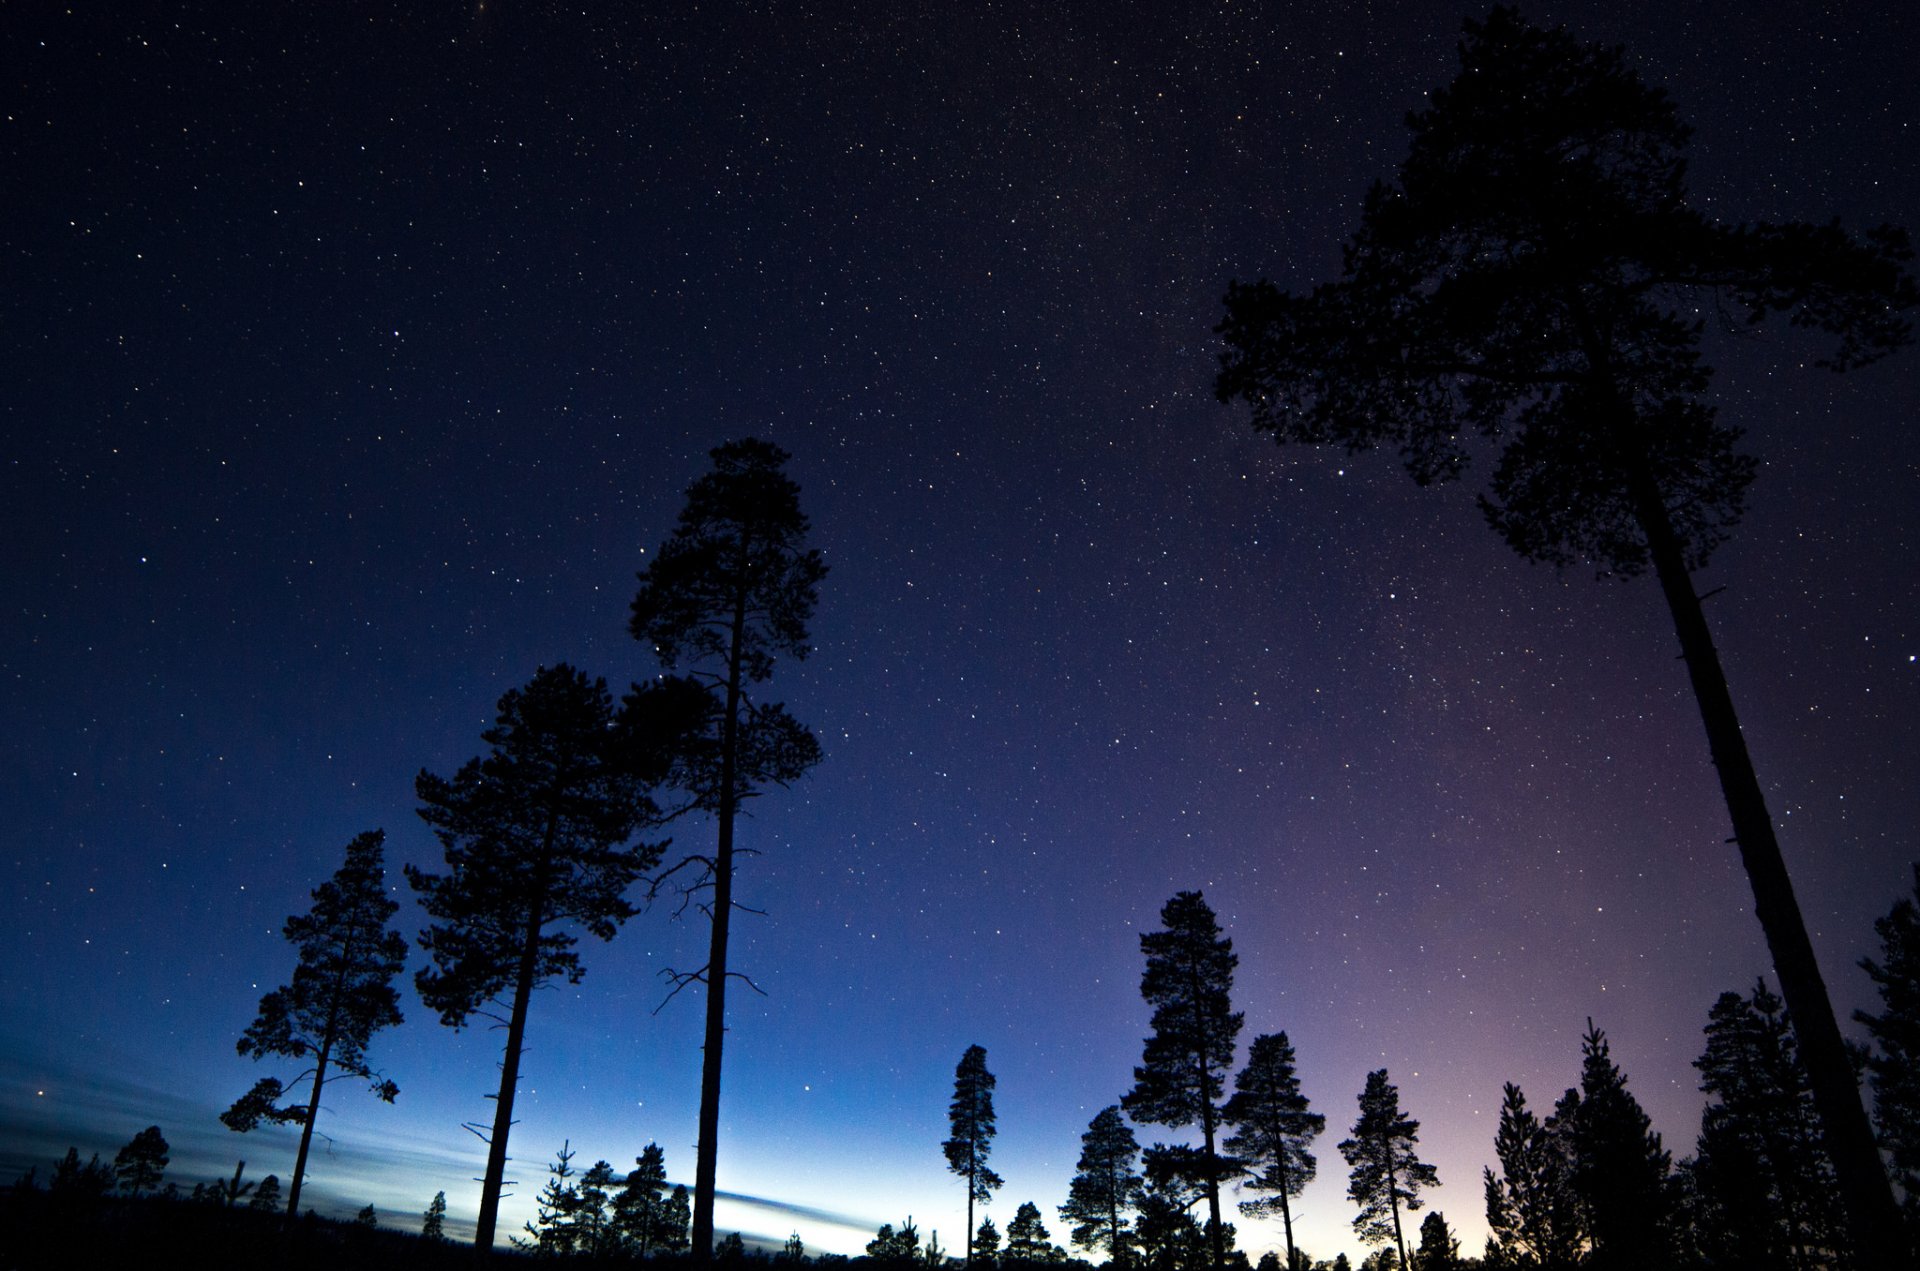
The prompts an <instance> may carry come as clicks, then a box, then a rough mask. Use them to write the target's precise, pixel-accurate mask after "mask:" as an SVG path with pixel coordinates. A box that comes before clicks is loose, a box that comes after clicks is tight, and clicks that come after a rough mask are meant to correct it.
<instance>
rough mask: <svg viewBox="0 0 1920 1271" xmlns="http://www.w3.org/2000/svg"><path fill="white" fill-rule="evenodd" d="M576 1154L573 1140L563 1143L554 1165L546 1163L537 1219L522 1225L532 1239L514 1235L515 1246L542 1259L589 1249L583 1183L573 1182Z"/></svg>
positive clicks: (559, 1256)
mask: <svg viewBox="0 0 1920 1271" xmlns="http://www.w3.org/2000/svg"><path fill="white" fill-rule="evenodd" d="M577 1155H578V1153H576V1152H575V1151H574V1150H573V1144H572V1141H571V1140H568V1141H565V1142H562V1143H561V1144H560V1150H559V1152H557V1153H556V1154H555V1155H554V1161H553V1164H551V1165H549V1166H547V1185H546V1186H545V1187H543V1188H542V1189H541V1190H540V1198H539V1200H538V1201H537V1202H536V1208H535V1210H534V1220H533V1221H532V1222H530V1223H527V1224H525V1226H524V1228H523V1229H524V1230H525V1231H526V1233H527V1235H528V1236H529V1237H530V1239H526V1240H522V1239H520V1238H519V1237H517V1236H516V1237H514V1238H513V1243H514V1245H515V1246H516V1247H518V1248H521V1249H525V1250H528V1251H529V1252H532V1253H536V1254H538V1255H540V1256H541V1257H543V1258H564V1257H569V1256H572V1255H574V1254H582V1253H586V1252H587V1249H586V1247H585V1245H584V1243H583V1241H582V1239H581V1236H582V1229H581V1224H580V1209H581V1205H580V1184H578V1183H577V1182H575V1181H574V1178H575V1176H576V1174H577V1173H578V1171H576V1170H575V1169H574V1168H573V1158H574V1157H575V1156H577Z"/></svg>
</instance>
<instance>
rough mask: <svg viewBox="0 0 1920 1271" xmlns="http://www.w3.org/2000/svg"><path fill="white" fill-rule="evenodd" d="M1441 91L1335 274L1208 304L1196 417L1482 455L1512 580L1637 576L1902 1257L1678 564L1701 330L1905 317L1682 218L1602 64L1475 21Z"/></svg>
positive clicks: (1646, 139)
mask: <svg viewBox="0 0 1920 1271" xmlns="http://www.w3.org/2000/svg"><path fill="white" fill-rule="evenodd" d="M1460 60H1461V72H1460V75H1459V76H1458V77H1457V78H1456V79H1455V80H1454V82H1453V83H1452V84H1451V85H1450V86H1448V87H1446V88H1444V89H1441V90H1439V91H1437V92H1435V93H1434V94H1433V95H1432V99H1431V103H1430V105H1429V108H1428V109H1426V110H1423V111H1420V112H1417V113H1415V114H1414V115H1412V116H1410V118H1409V126H1410V128H1411V130H1412V133H1413V138H1412V146H1411V149H1410V151H1409V154H1408V157H1407V158H1406V160H1405V161H1404V162H1403V163H1402V165H1401V167H1400V171H1399V174H1398V178H1397V180H1395V181H1393V182H1391V183H1381V184H1378V185H1376V186H1375V187H1374V189H1373V190H1372V191H1371V192H1370V193H1369V194H1368V196H1367V199H1366V204H1365V210H1364V212H1363V214H1362V218H1361V225H1360V228H1359V230H1358V231H1357V232H1356V233H1355V235H1354V236H1353V238H1352V239H1351V241H1350V243H1349V245H1348V248H1347V251H1346V253H1345V267H1344V273H1343V276H1342V278H1341V279H1340V280H1339V281H1338V282H1334V283H1328V284H1324V285H1322V286H1319V287H1316V288H1315V289H1314V290H1313V291H1312V292H1311V293H1310V294H1308V295H1306V296H1292V295H1286V294H1283V293H1281V292H1279V291H1278V290H1277V289H1276V288H1274V287H1273V286H1271V285H1270V284H1268V283H1264V282H1262V283H1259V284H1257V285H1254V286H1250V287H1249V286H1240V285H1237V284H1236V285H1235V286H1234V287H1233V288H1232V289H1231V290H1230V291H1229V293H1228V296H1227V302H1226V305H1227V312H1226V318H1225V320H1224V322H1223V323H1222V324H1221V326H1220V328H1219V330H1220V332H1221V333H1222V334H1223V336H1224V337H1225V339H1226V343H1227V352H1226V354H1225V357H1224V365H1223V370H1222V372H1221V374H1220V376H1219V378H1218V380H1217V381H1216V385H1215V388H1216V391H1217V392H1218V394H1219V396H1220V397H1221V399H1222V400H1223V401H1224V400H1233V399H1242V400H1245V401H1246V402H1247V403H1248V404H1249V405H1250V406H1251V407H1252V410H1253V424H1254V426H1255V427H1256V428H1257V429H1260V430H1262V431H1267V432H1271V433H1273V434H1274V435H1275V437H1276V438H1278V439H1280V440H1282V441H1298V442H1306V443H1319V444H1328V443H1330V444H1335V445H1342V446H1345V447H1346V448H1347V449H1348V450H1365V449H1371V448H1373V447H1374V446H1377V445H1385V446H1392V447H1395V448H1397V449H1398V450H1399V451H1400V452H1401V454H1402V456H1403V458H1404V460H1405V463H1406V466H1407V469H1408V472H1409V473H1410V474H1411V475H1412V476H1413V477H1414V479H1415V480H1416V481H1418V482H1419V483H1421V484H1423V485H1425V484H1431V483H1435V482H1441V481H1448V480H1453V479H1456V478H1458V477H1460V476H1461V475H1462V474H1463V473H1464V472H1465V471H1466V469H1467V467H1468V460H1469V456H1470V451H1471V450H1472V449H1473V448H1474V446H1475V438H1476V436H1478V437H1479V438H1483V439H1485V440H1486V443H1487V445H1486V448H1487V449H1492V448H1494V447H1496V446H1497V447H1498V448H1499V454H1498V458H1497V460H1496V462H1495V464H1494V465H1493V469H1492V475H1491V481H1490V484H1489V489H1488V492H1487V493H1486V494H1485V495H1483V496H1482V497H1481V507H1482V509H1483V511H1484V512H1485V513H1486V515H1487V519H1488V521H1489V522H1490V523H1491V525H1492V526H1493V528H1494V529H1496V530H1497V531H1498V532H1499V533H1500V534H1501V536H1502V537H1503V538H1504V539H1505V540H1506V541H1507V543H1508V544H1509V545H1510V546H1512V547H1513V548H1514V549H1515V550H1516V551H1518V552H1519V553H1520V554H1521V555H1522V556H1524V557H1526V558H1527V559H1529V560H1537V561H1545V562H1549V563H1553V564H1557V565H1563V564H1567V563H1571V562H1573V561H1576V560H1582V561H1587V562H1591V563H1593V564H1595V565H1596V566H1597V567H1598V568H1599V569H1600V570H1601V571H1602V572H1605V573H1612V574H1615V575H1618V576H1620V577H1632V576H1635V575H1638V574H1641V573H1644V572H1645V571H1646V569H1647V567H1648V566H1649V565H1651V566H1652V567H1653V571H1654V573H1655V575H1656V576H1657V578H1658V580H1659V583H1660V587H1661V591H1662V593H1663V595H1664V597H1665V599H1666V601H1667V605H1668V609H1669V611H1670V613H1671V615H1672V618H1673V621H1674V625H1675V631H1676V634H1677V636H1678V638H1679V643H1680V649H1681V654H1682V656H1683V657H1684V658H1685V660H1686V663H1687V671H1688V675H1689V678H1690V680H1691V683H1692V687H1693V690H1694V696H1695V699H1696V703H1697V705H1698V707H1699V709H1700V714H1701V720H1702V723H1703V724H1704V725H1705V730H1706V733H1707V739H1708V746H1709V752H1710V754H1711V757H1712V760H1713V763H1714V766H1715V768H1716V769H1717V771H1718V774H1719V777H1720V781H1721V787H1722V792H1723V794H1724V796H1725V799H1726V803H1727V808H1728V813H1729V817H1730V820H1731V822H1732V825H1733V831H1734V841H1736V842H1737V843H1738V845H1739V851H1740V856H1741V861H1742V864H1743V865H1744V866H1745V868H1746V872H1747V875H1748V879H1749V882H1750V883H1751V885H1752V888H1753V893H1754V900H1755V905H1754V908H1755V913H1756V916H1757V917H1758V918H1759V920H1760V923H1761V927H1762V930H1763V931H1764V932H1765V934H1766V938H1767V944H1768V948H1769V950H1770V951H1771V952H1772V955H1773V961H1774V965H1775V967H1776V968H1777V970H1778V973H1779V975H1780V977H1781V982H1782V989H1783V992H1784V993H1785V996H1786V1000H1787V1003H1788V1006H1789V1009H1790V1010H1791V1012H1792V1015H1793V1019H1794V1024H1795V1027H1796V1028H1797V1029H1799V1031H1800V1036H1801V1039H1802V1042H1803V1044H1804V1045H1805V1047H1806V1059H1807V1064H1808V1068H1809V1072H1810V1073H1811V1075H1812V1077H1813V1081H1814V1087H1815V1090H1816V1094H1817V1097H1818V1099H1819V1102H1820V1108H1821V1117H1822V1120H1823V1122H1824V1125H1825V1133H1826V1135H1827V1136H1828V1138H1829V1140H1830V1142H1829V1144H1828V1148H1829V1152H1830V1154H1831V1156H1832V1158H1833V1160H1834V1162H1835V1165H1836V1168H1837V1169H1838V1171H1839V1173H1840V1178H1841V1184H1842V1188H1843V1191H1844V1193H1845V1195H1846V1196H1847V1205H1848V1208H1849V1210H1850V1211H1853V1221H1854V1225H1855V1226H1856V1228H1857V1229H1858V1230H1859V1231H1861V1232H1862V1233H1870V1238H1869V1239H1868V1240H1867V1241H1866V1247H1867V1248H1869V1249H1871V1250H1874V1251H1876V1253H1877V1256H1878V1257H1879V1258H1881V1259H1882V1260H1891V1259H1893V1258H1894V1257H1896V1256H1897V1255H1898V1253H1899V1252H1900V1246H1901V1243H1902V1242H1901V1241H1900V1238H1899V1235H1898V1232H1897V1229H1896V1219H1895V1216H1894V1212H1893V1207H1892V1203H1891V1196H1890V1193H1889V1192H1888V1189H1887V1185H1886V1179H1885V1177H1884V1175H1883V1174H1882V1172H1881V1169H1880V1166H1879V1160H1878V1157H1877V1155H1876V1153H1875V1149H1874V1145H1873V1140H1872V1133H1871V1129H1870V1128H1869V1126H1868V1124H1867V1121H1866V1117H1865V1115H1864V1113H1863V1112H1862V1110H1861V1106H1860V1099H1859V1092H1858V1090H1857V1087H1856V1083H1855V1081H1854V1078H1853V1073H1852V1071H1851V1068H1850V1066H1849V1063H1848V1059H1847V1055H1846V1051H1845V1047H1844V1044H1843V1042H1842V1040H1841V1037H1840V1032H1839V1029H1838V1027H1837V1025H1836V1023H1835V1020H1834V1016H1833V1008H1832V1004H1831V1002H1830V1000H1829V997H1828V994H1827V990H1826V986H1825V983H1824V982H1823V980H1822V978H1821V974H1820V969H1819V966H1818V963H1817V962H1816V961H1815V958H1814V954H1813V947H1812V944H1811V942H1810V941H1809V939H1808V937H1807V932H1806V924H1805V922H1804V920H1803V918H1802V916H1801V913H1800V909H1799V904H1798V901H1797V900H1796V899H1795V898H1794V894H1793V886H1792V882H1791V879H1790V878H1789V876H1788V874H1787V871H1786V866H1785V864H1784V862H1783V860H1782V857H1781V853H1780V846H1779V842H1778V839H1777V837H1776V834H1775V832H1774V827H1773V820H1772V818H1771V817H1770V816H1769V814H1768V812H1767V808H1766V800H1765V797H1764V794H1763V792H1762V789H1761V786H1760V782H1759V779H1758V778H1757V776H1756V775H1755V772H1754V767H1753V762H1752V758H1751V756H1750V754H1749V752H1748V750H1747V746H1746V741H1745V739H1744V737H1743V735H1742V733H1741V729H1740V723H1739V719H1738V716H1737V714H1736V713H1735V711H1734V706H1733V698H1732V696H1731V693H1730V691H1729V689H1728V686H1727V681H1726V675H1725V672H1724V669H1723V668H1722V666H1721V663H1720V659H1719V655H1718V653H1717V651H1716V650H1715V648H1714V645H1713V639H1712V635H1711V631H1710V629H1709V627H1708V625H1707V622H1706V618H1705V615H1704V611H1703V610H1702V607H1701V604H1700V599H1699V596H1698V594H1697V592H1696V589H1695V586H1694V582H1693V579H1692V576H1691V571H1693V570H1696V569H1699V568H1702V567H1704V566H1705V564H1706V563H1707V561H1708V559H1709V557H1710V556H1711V555H1712V553H1713V551H1714V549H1715V548H1716V547H1717V546H1718V545H1719V544H1720V543H1721V542H1722V541H1723V540H1724V539H1725V538H1726V536H1727V535H1728V534H1729V533H1730V532H1731V529H1732V527H1733V526H1734V525H1736V524H1737V523H1738V521H1739V520H1740V518H1741V516H1742V514H1743V512H1744V509H1745V501H1746V492H1747V487H1748V485H1749V484H1750V482H1751V481H1752V478H1753V475H1754V473H1755V471H1756V468H1757V465H1756V464H1755V462H1754V461H1753V459H1752V458H1751V457H1750V456H1747V455H1744V454H1741V453H1740V452H1739V450H1738V446H1737V443H1738V439H1739V431H1738V430H1737V429H1735V428H1732V427H1729V426H1727V425H1725V424H1722V423H1720V422H1719V421H1718V419H1717V417H1716V409H1715V407H1714V405H1713V404H1712V402H1711V401H1710V400H1709V399H1708V396H1707V389H1708V384H1709V378H1710V371H1709V369H1708V368H1707V366H1706V365H1705V363H1704V362H1703V361H1702V360H1701V356H1700V355H1701V349H1702V344H1703V336H1704V332H1705V329H1706V326H1707V322H1706V319H1705V318H1703V317H1702V315H1703V314H1708V313H1718V314H1720V315H1721V316H1722V318H1723V319H1724V320H1727V321H1732V322H1737V323H1740V324H1742V325H1746V326H1752V325H1757V324H1758V323H1760V322H1761V321H1763V320H1764V319H1765V318H1767V317H1768V316H1769V315H1770V314H1782V313H1784V314H1787V315H1788V316H1789V317H1790V320H1791V321H1792V322H1793V323H1794V324H1795V325H1796V326H1800V327H1805V328H1811V329H1815V330H1818V331H1821V332H1825V333H1828V334H1831V335H1833V336H1836V337H1837V345H1838V347H1837V349H1836V350H1835V352H1834V353H1833V354H1832V355H1831V356H1830V357H1827V358H1824V359H1819V361H1820V362H1821V364H1823V365H1826V366H1829V367H1832V368H1834V369H1847V368H1850V367H1855V366H1860V365H1863V364H1865V363H1868V362H1871V361H1873V360H1875V359H1877V358H1879V357H1881V356H1884V355H1885V354H1887V353H1889V352H1890V351H1892V350H1894V349H1897V348H1899V347H1900V346H1902V345H1904V344H1906V343H1907V342H1908V341H1909V339H1910V337H1911V329H1910V325H1909V323H1908V322H1907V321H1906V319H1905V318H1904V317H1903V312H1904V311H1905V310H1907V309H1909V308H1911V307H1912V306H1913V305H1914V304H1915V303H1920V288H1916V286H1915V283H1914V280H1913V278H1912V276H1911V275H1910V274H1909V273H1908V271H1907V267H1906V263H1907V261H1908V260H1909V259H1910V258H1911V250H1910V248H1909V246H1908V243H1907V239H1906V236H1905V234H1904V233H1902V232H1900V231H1897V230H1894V229H1891V228H1889V227H1884V226H1883V227H1881V228H1880V229H1878V230H1874V231H1870V232H1868V233H1867V234H1865V235H1864V236H1861V237H1855V236H1853V235H1850V234H1848V233H1846V232H1844V231H1843V230H1841V229H1840V228H1839V227H1838V226H1837V225H1832V224H1829V225H1812V224H1804V223H1794V224H1754V223H1751V222H1744V221H1742V220H1740V219H1739V218H1738V217H1726V218H1721V217H1718V216H1716V217H1709V216H1707V215H1706V214H1704V213H1703V212H1701V211H1700V210H1698V209H1696V208H1695V207H1693V206H1692V205H1691V204H1690V203H1689V200H1688V194H1687V189H1686V146H1687V143H1688V141H1689V139H1690V132H1691V130H1690V129H1689V128H1688V127H1687V126H1686V125H1685V124H1684V123H1682V122H1681V120H1680V118H1679V115H1678V112H1677V111H1676V110H1675V108H1674V105H1673V102H1672V101H1671V100H1670V99H1669V98H1668V97H1667V95H1666V94H1665V93H1664V92H1663V91H1661V90H1660V89H1658V88H1655V87H1652V86H1650V85H1648V84H1646V83H1645V82H1644V81H1643V80H1642V79H1641V78H1640V76H1639V75H1638V74H1636V73H1635V72H1634V70H1633V69H1632V68H1631V67H1630V66H1629V65H1628V63H1627V60H1626V58H1625V56H1624V54H1623V53H1622V51H1621V50H1619V49H1617V48H1608V47H1604V46H1595V45H1590V44H1585V43H1582V42H1581V41H1579V40H1577V39H1575V38H1574V37H1573V36H1572V35H1570V34H1568V33H1567V32H1566V31H1565V30H1564V29H1555V30H1541V29H1539V28H1536V27H1534V26H1532V25H1530V24H1529V23H1527V22H1526V21H1525V20H1524V19H1522V18H1521V17H1520V16H1519V15H1518V14H1517V13H1516V12H1515V11H1514V10H1512V9H1509V8H1504V7H1502V8H1496V9H1495V10H1494V11H1493V12H1492V14H1491V15H1490V16H1489V17H1488V18H1487V19H1486V20H1485V21H1484V22H1472V21H1470V22H1468V23H1467V24H1466V38H1465V40H1464V41H1463V42H1462V44H1461V46H1460Z"/></svg>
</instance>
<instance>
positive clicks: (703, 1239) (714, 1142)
mask: <svg viewBox="0 0 1920 1271" xmlns="http://www.w3.org/2000/svg"><path fill="white" fill-rule="evenodd" d="M742 550H743V551H744V550H745V548H744V545H743V547H742ZM746 624H747V615H746V597H745V596H744V595H742V596H741V597H740V598H739V599H738V600H737V601H736V602H735V605H734V610H733V640H732V643H731V645H730V646H729V648H728V650H727V710H726V714H725V716H723V717H722V719H721V722H720V727H721V734H720V803H719V820H720V832H719V841H718V844H717V845H716V847H715V849H714V856H713V939H712V943H711V944H710V945H709V946H708V950H707V1031H706V1037H705V1039H704V1044H703V1045H702V1047H701V1052H702V1053H701V1059H700V1144H699V1147H698V1148H697V1149H696V1155H695V1160H694V1173H693V1260H694V1264H695V1265H696V1266H706V1265H707V1264H709V1263H710V1262H712V1261H713V1192H714V1188H715V1186H716V1185H717V1177H718V1173H719V1170H718V1162H719V1137H720V1053H721V1048H722V1047H723V1046H724V1045H725V1043H726V1037H727V935H728V928H729V926H730V925H731V919H732V918H733V816H734V804H735V802H736V799H735V795H736V793H737V792H736V791H735V790H734V781H735V773H736V772H737V771H738V768H737V765H738V757H739V746H740V653H741V644H742V643H743V641H744V640H745V638H746Z"/></svg>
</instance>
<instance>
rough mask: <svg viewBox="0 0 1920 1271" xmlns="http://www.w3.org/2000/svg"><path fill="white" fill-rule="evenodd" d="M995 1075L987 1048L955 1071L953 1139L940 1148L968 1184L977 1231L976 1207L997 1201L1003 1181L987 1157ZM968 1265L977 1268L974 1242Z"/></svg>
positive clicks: (950, 1118) (950, 1112)
mask: <svg viewBox="0 0 1920 1271" xmlns="http://www.w3.org/2000/svg"><path fill="white" fill-rule="evenodd" d="M993 1085H994V1081H993V1074H992V1073H990V1072H988V1071H987V1051H986V1047H984V1046H969V1047H967V1050H966V1053H965V1054H963V1055H961V1056H960V1064H959V1066H958V1067H956V1068H955V1069H954V1071H953V1102H952V1103H951V1104H949V1105H948V1107H947V1124H948V1125H949V1127H950V1128H951V1130H952V1136H951V1137H950V1138H948V1139H947V1141H946V1142H945V1143H942V1144H941V1145H940V1147H941V1150H942V1151H944V1152H945V1153H946V1154H947V1168H948V1169H949V1170H951V1171H952V1172H953V1173H955V1174H957V1175H959V1176H960V1177H961V1178H962V1179H963V1180H965V1182H966V1184H967V1225H966V1228H965V1230H967V1231H969V1232H971V1231H972V1230H973V1229H974V1228H973V1203H974V1202H975V1201H979V1202H980V1203H981V1204H983V1205H984V1204H986V1203H987V1202H988V1201H989V1200H991V1199H992V1198H993V1190H994V1188H996V1187H998V1186H1000V1183H1001V1178H1000V1176H999V1175H998V1174H996V1173H994V1172H993V1171H992V1170H991V1169H989V1168H988V1167H987V1155H988V1153H989V1152H991V1151H992V1149H993V1135H994V1118H993ZM967 1265H968V1266H969V1267H971V1266H972V1265H973V1242H972V1241H971V1240H969V1241H968V1242H967Z"/></svg>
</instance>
